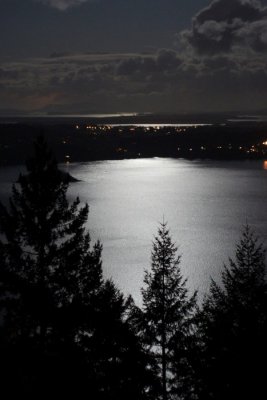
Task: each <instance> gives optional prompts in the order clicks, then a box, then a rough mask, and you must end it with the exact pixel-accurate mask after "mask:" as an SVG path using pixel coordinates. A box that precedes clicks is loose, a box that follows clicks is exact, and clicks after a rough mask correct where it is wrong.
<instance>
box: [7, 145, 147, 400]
mask: <svg viewBox="0 0 267 400" xmlns="http://www.w3.org/2000/svg"><path fill="white" fill-rule="evenodd" d="M67 188H68V183H67V182H66V180H62V174H61V173H60V171H59V170H58V168H57V164H56V162H55V161H54V159H53V156H52V155H51V154H50V152H49V150H48V148H47V146H46V144H45V142H44V140H43V139H42V138H39V139H38V140H37V142H36V143H35V152H34V156H33V158H31V159H29V160H28V161H27V174H26V175H21V176H20V177H19V180H18V184H16V185H15V186H14V187H13V194H12V197H11V199H10V204H9V208H8V209H6V208H5V207H3V206H2V205H1V219H0V227H1V233H2V240H1V242H0V250H1V251H0V254H1V259H0V262H1V265H0V279H1V286H0V307H1V327H0V335H1V366H2V371H1V381H2V385H1V390H2V391H4V390H6V391H7V393H9V394H10V395H15V394H17V395H20V396H22V394H24V395H27V396H32V397H35V398H40V397H43V398H45V397H47V396H48V395H49V394H51V393H54V394H58V395H63V394H66V395H70V394H72V395H73V396H75V397H77V396H78V398H79V396H82V395H83V394H84V393H86V394H87V396H90V398H92V399H103V400H104V399H120V398H129V399H142V398H145V392H146V390H147V386H149V385H150V384H151V382H152V380H153V379H152V377H151V376H150V375H151V374H150V372H149V371H147V368H146V365H147V356H146V354H145V353H144V352H143V350H142V346H141V343H140V341H139V339H138V337H137V335H135V333H134V330H133V329H132V327H131V325H130V323H129V322H128V320H127V314H128V308H129V301H128V300H127V299H125V298H124V296H123V295H122V294H121V293H120V292H119V291H118V290H117V289H116V287H115V286H114V284H113V283H112V282H109V281H107V282H105V281H104V279H103V277H102V265H101V250H102V248H101V245H100V243H96V244H95V245H94V246H93V247H92V246H91V242H90V236H89V233H88V232H86V229H85V222H86V221H87V216H88V205H85V206H82V205H81V204H80V202H79V199H78V198H77V199H76V200H75V201H74V202H73V203H72V204H69V203H68V201H67V198H66V191H67Z"/></svg>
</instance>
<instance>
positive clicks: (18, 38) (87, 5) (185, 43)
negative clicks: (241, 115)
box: [0, 0, 267, 114]
mask: <svg viewBox="0 0 267 400" xmlns="http://www.w3.org/2000/svg"><path fill="white" fill-rule="evenodd" d="M266 6H267V0H265V1H261V2H260V1H256V0H214V1H209V0H182V1H181V0H0V113H1V114H5V113H10V112H29V113H32V112H35V113H38V112H40V113H42V112H57V113H117V112H127V113H128V112H154V113H158V112H168V113H184V112H187V113H196V112H218V111H236V112H237V111H238V112H239V111H242V112H260V111H262V110H267V8H266Z"/></svg>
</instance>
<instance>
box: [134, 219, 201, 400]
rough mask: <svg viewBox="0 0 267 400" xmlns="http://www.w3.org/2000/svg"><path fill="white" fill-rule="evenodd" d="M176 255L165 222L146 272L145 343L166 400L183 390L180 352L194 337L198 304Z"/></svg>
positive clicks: (143, 291)
mask: <svg viewBox="0 0 267 400" xmlns="http://www.w3.org/2000/svg"><path fill="white" fill-rule="evenodd" d="M176 253H177V248H176V247H175V245H174V243H173V242H172V239H171V236H170V234H169V230H168V229H167V224H166V223H165V222H163V223H162V224H161V225H160V227H159V229H158V235H157V236H156V237H155V240H154V243H153V250H152V256H151V260H152V263H151V272H148V271H146V272H145V278H144V283H145V287H144V288H143V289H142V295H143V318H144V323H145V338H146V339H145V340H146V341H147V344H148V346H149V347H150V351H151V353H152V354H153V355H154V357H155V358H156V360H157V362H158V364H159V366H160V377H161V396H160V397H161V398H162V399H163V400H166V399H168V398H171V396H172V395H173V393H176V394H177V393H178V392H182V391H183V389H182V390H180V386H183V381H184V380H185V376H183V373H180V372H181V371H180V370H179V369H180V368H177V367H178V365H179V364H180V363H181V364H182V362H183V363H187V360H186V355H185V354H184V355H183V357H184V358H183V361H182V360H181V358H180V355H178V353H179V351H182V349H183V350H184V349H185V343H186V342H187V340H189V337H190V335H191V332H190V331H191V322H192V318H193V315H194V309H195V305H196V294H194V295H193V296H192V297H190V296H189V294H188V290H187V288H186V280H185V279H183V277H182V274H181V270H180V261H181V256H180V255H178V256H177V255H176ZM177 356H178V357H179V360H178V359H177ZM183 372H185V369H184V370H183ZM178 388H179V389H178Z"/></svg>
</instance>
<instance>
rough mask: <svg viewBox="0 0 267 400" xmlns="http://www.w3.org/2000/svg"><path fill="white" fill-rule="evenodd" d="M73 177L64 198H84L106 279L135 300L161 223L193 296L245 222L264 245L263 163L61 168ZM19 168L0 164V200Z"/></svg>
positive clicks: (266, 186)
mask: <svg viewBox="0 0 267 400" xmlns="http://www.w3.org/2000/svg"><path fill="white" fill-rule="evenodd" d="M60 167H61V168H62V169H64V170H66V171H68V172H69V173H70V174H71V175H72V176H74V177H75V178H77V179H79V180H80V181H79V182H75V183H72V184H71V185H70V188H69V191H68V196H69V198H70V199H71V200H72V199H74V198H75V197H76V196H77V195H79V197H80V199H81V201H82V202H88V203H89V206H90V213H89V219H88V228H89V230H90V234H91V237H92V242H94V241H95V240H97V239H100V241H101V242H102V243H103V269H104V274H105V277H108V278H109V277H110V278H112V279H113V280H114V281H115V282H116V284H117V285H118V286H119V288H120V289H122V290H123V292H124V293H125V294H132V295H133V297H134V299H135V300H136V301H137V303H138V304H140V303H141V296H140V288H141V286H142V281H143V274H144V269H149V267H150V253H151V248H152V240H153V235H155V234H156V232H157V228H158V226H159V223H160V222H162V221H163V219H164V220H165V221H167V222H168V226H169V228H170V232H171V235H172V237H173V240H174V241H175V242H176V243H177V246H178V247H179V253H180V254H182V262H181V266H182V271H183V274H184V276H185V277H188V286H189V288H190V289H191V290H193V289H198V290H199V294H200V297H202V296H203V295H204V294H205V293H206V292H207V290H208V288H209V284H210V278H211V277H212V278H214V279H216V280H218V281H219V280H220V271H221V269H222V267H223V264H224V262H227V261H228V256H233V255H234V249H235V244H236V242H237V241H238V240H239V237H240V232H241V230H242V227H243V225H244V224H246V223H249V224H250V225H251V226H252V228H253V229H254V230H255V231H256V232H257V234H258V235H259V236H260V238H261V239H262V240H263V241H264V242H265V245H266V243H267V223H266V222H267V207H266V199H267V170H266V162H262V161H242V162H240V161H233V162H229V161H188V160H181V159H179V160H178V159H168V158H166V159H160V158H153V159H135V160H117V161H99V162H87V163H76V164H69V165H61V166H60ZM21 169H22V167H19V166H16V167H5V168H1V169H0V183H1V188H0V197H1V198H2V199H4V201H6V199H7V197H8V196H9V194H10V190H11V182H14V181H15V180H16V178H17V176H18V172H19V170H21Z"/></svg>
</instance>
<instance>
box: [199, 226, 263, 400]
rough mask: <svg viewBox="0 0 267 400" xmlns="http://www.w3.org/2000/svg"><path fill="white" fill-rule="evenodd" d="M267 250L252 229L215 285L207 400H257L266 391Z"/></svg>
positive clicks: (204, 369)
mask: <svg viewBox="0 0 267 400" xmlns="http://www.w3.org/2000/svg"><path fill="white" fill-rule="evenodd" d="M265 278H266V265H265V250H264V249H263V247H262V245H261V244H259V242H258V239H257V238H256V237H255V234H254V233H253V232H252V231H251V229H250V227H249V226H245V228H244V231H243V233H242V237H241V240H240V243H239V244H238V245H237V248H236V257H235V260H232V259H230V260H229V266H227V267H226V266H225V268H224V270H223V272H222V286H219V285H218V284H216V283H215V282H214V281H213V282H212V284H211V289H210V294H209V295H208V296H207V298H206V299H205V301H204V304H203V310H202V313H201V314H200V329H201V330H202V338H203V349H202V350H203V359H202V365H201V376H202V380H203V385H202V392H201V394H200V398H201V399H202V398H203V399H216V400H217V399H218V400H219V399H226V398H227V399H240V400H241V399H242V400H244V399H252V398H255V399H256V398H257V399H259V398H261V397H262V396H264V395H263V393H265V392H266V388H265V377H264V370H263V369H262V365H263V363H264V362H265V361H266V356H267V344H266V334H267V283H266V279H265Z"/></svg>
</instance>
